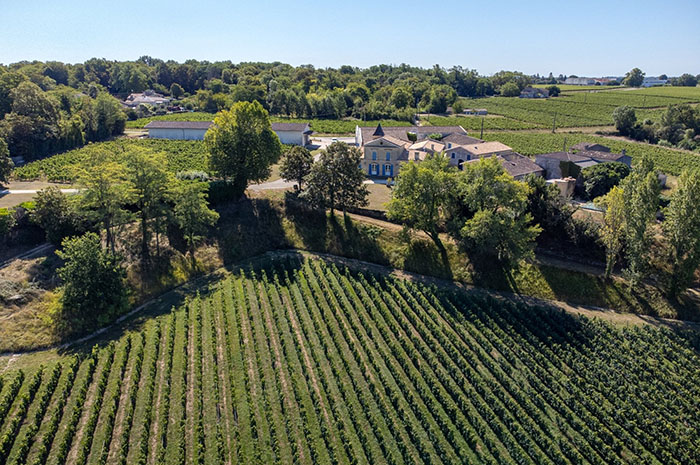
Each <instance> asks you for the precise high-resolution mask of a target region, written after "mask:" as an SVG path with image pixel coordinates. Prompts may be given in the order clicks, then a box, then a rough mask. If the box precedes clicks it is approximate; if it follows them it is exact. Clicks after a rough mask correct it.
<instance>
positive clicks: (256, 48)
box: [0, 0, 700, 76]
mask: <svg viewBox="0 0 700 465" xmlns="http://www.w3.org/2000/svg"><path fill="white" fill-rule="evenodd" d="M0 12H1V13H0V17H1V18H2V28H0V63H5V64H8V63H12V62H15V61H19V60H33V59H38V60H60V61H64V62H69V63H75V62H81V61H84V60H86V59H88V58H91V57H103V58H107V59H116V60H133V59H136V58H138V57H139V56H141V55H150V56H153V57H158V58H162V59H173V60H176V61H184V60H186V59H188V58H196V59H199V60H210V61H216V60H231V61H233V62H234V63H237V62H240V61H282V62H286V63H290V64H292V65H299V64H307V63H310V64H313V65H314V66H317V67H326V66H333V67H337V66H340V65H342V64H350V65H355V66H361V67H366V66H370V65H373V64H379V63H390V64H400V63H408V64H411V65H416V66H422V67H429V66H432V65H433V64H436V63H438V64H440V65H442V66H445V67H450V66H452V65H461V66H464V67H468V68H475V69H477V70H478V71H479V72H480V73H482V74H492V73H494V72H496V71H499V70H501V69H510V70H519V71H523V72H526V73H540V74H547V73H549V72H550V71H551V72H553V73H554V74H559V73H563V74H578V75H582V76H598V75H622V74H624V73H625V72H626V71H628V70H629V69H631V68H632V67H635V66H638V67H640V68H642V70H644V71H645V72H646V73H647V75H658V74H661V73H665V74H669V75H677V74H680V73H683V72H691V73H693V74H697V73H700V0H666V1H658V0H655V1H651V0H636V1H628V0H621V1H618V0H609V1H601V0H588V1H578V2H576V1H570V0H569V1H565V0H564V1H536V0H530V1H517V0H502V1H489V0H481V1H478V2H477V1H471V0H462V1H459V0H443V1H438V2H427V1H422V2H418V1H413V0H404V1H395V0H391V1H383V0H374V1H366V0H356V1H352V0H350V1H348V0H344V1H341V2H328V1H320V0H316V1H293V0H287V1H282V0H258V1H255V0H251V1H245V2H243V1H216V0H196V1H188V2H182V1H181V2H178V1H175V0H168V1H165V0H158V1H132V0H123V1H115V2H112V1H103V0H97V1H95V0H93V1H79V0H60V1H48V0H43V1H36V0H0Z"/></svg>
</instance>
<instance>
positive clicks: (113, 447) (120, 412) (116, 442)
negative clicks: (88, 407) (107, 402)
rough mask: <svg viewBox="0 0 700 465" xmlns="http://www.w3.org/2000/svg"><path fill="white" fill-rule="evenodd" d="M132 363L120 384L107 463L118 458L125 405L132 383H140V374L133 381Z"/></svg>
mask: <svg viewBox="0 0 700 465" xmlns="http://www.w3.org/2000/svg"><path fill="white" fill-rule="evenodd" d="M132 340H133V339H132ZM132 350H133V348H132ZM134 363H135V358H134V361H132V362H131V363H130V364H129V366H127V369H126V373H124V380H123V382H122V392H121V394H120V395H119V407H118V408H117V414H116V415H115V417H114V430H113V431H112V438H111V441H110V444H109V453H108V454H107V463H115V462H116V460H117V457H118V456H119V449H120V448H121V437H122V431H124V428H125V427H126V425H124V417H125V416H126V409H127V404H128V402H129V392H130V391H131V389H132V381H133V382H134V383H136V384H138V383H139V382H140V381H141V376H140V375H141V373H140V372H139V377H138V378H137V379H133V378H134ZM132 420H133V419H132Z"/></svg>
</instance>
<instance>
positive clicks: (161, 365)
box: [144, 328, 175, 463]
mask: <svg viewBox="0 0 700 465" xmlns="http://www.w3.org/2000/svg"><path fill="white" fill-rule="evenodd" d="M174 330H175V328H173V331H174ZM161 337H162V338H163V339H162V340H161V342H160V343H161V347H162V349H161V350H159V351H158V353H159V354H160V357H158V362H157V363H156V373H157V375H156V379H157V382H156V389H158V393H157V395H156V399H155V403H154V404H153V411H154V412H155V415H154V417H153V424H152V425H151V429H152V431H153V432H152V434H151V435H150V436H149V438H148V440H149V442H150V445H149V446H148V448H149V454H148V463H156V452H157V450H158V440H159V438H160V428H161V426H160V415H158V412H159V411H160V405H161V403H162V402H163V396H164V395H165V393H164V390H165V388H166V387H168V386H169V383H167V384H166V382H165V377H166V376H169V375H170V373H166V372H165V359H166V357H171V356H172V353H170V354H166V353H165V350H163V349H165V348H166V347H167V346H168V331H162V335H161ZM144 434H145V433H144Z"/></svg>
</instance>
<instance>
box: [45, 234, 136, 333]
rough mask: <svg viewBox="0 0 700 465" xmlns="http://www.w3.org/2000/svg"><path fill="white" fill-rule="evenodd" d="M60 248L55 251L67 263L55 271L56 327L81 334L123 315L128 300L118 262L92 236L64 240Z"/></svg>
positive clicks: (98, 238) (119, 261)
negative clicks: (58, 303) (58, 293)
mask: <svg viewBox="0 0 700 465" xmlns="http://www.w3.org/2000/svg"><path fill="white" fill-rule="evenodd" d="M62 246H63V250H62V251H58V252H56V254H57V255H58V256H59V257H60V258H62V259H63V260H65V262H66V263H65V265H64V266H63V267H62V268H59V269H58V275H59V276H60V278H61V280H62V281H63V286H62V287H61V309H60V313H59V315H58V317H59V320H60V321H59V322H58V323H59V327H61V328H63V329H64V330H66V331H68V332H79V331H84V330H87V329H90V328H93V327H95V326H97V325H104V324H105V323H107V322H109V321H111V320H112V319H113V318H114V317H116V316H117V315H119V314H120V313H122V312H123V311H124V310H125V309H126V308H127V306H128V299H127V289H126V286H125V284H124V277H125V272H124V269H123V268H122V266H121V260H120V259H119V258H118V257H117V256H116V255H114V254H112V253H110V252H108V251H106V250H104V249H103V248H102V243H101V241H100V237H99V236H98V235H97V234H95V233H87V234H85V235H83V236H80V237H73V238H70V239H65V240H64V241H63V243H62Z"/></svg>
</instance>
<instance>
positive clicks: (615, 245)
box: [595, 186, 625, 279]
mask: <svg viewBox="0 0 700 465" xmlns="http://www.w3.org/2000/svg"><path fill="white" fill-rule="evenodd" d="M595 204H596V205H598V206H599V207H601V208H603V211H604V213H603V225H602V227H601V229H600V238H601V241H602V242H603V245H604V246H605V279H608V278H610V275H611V274H612V271H613V269H614V268H615V263H617V260H618V258H619V257H620V252H622V246H623V245H624V238H625V193H624V191H623V189H622V187H620V186H614V187H613V188H612V189H611V190H610V192H608V193H607V194H606V195H604V196H602V197H598V198H597V199H596V200H595Z"/></svg>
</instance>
